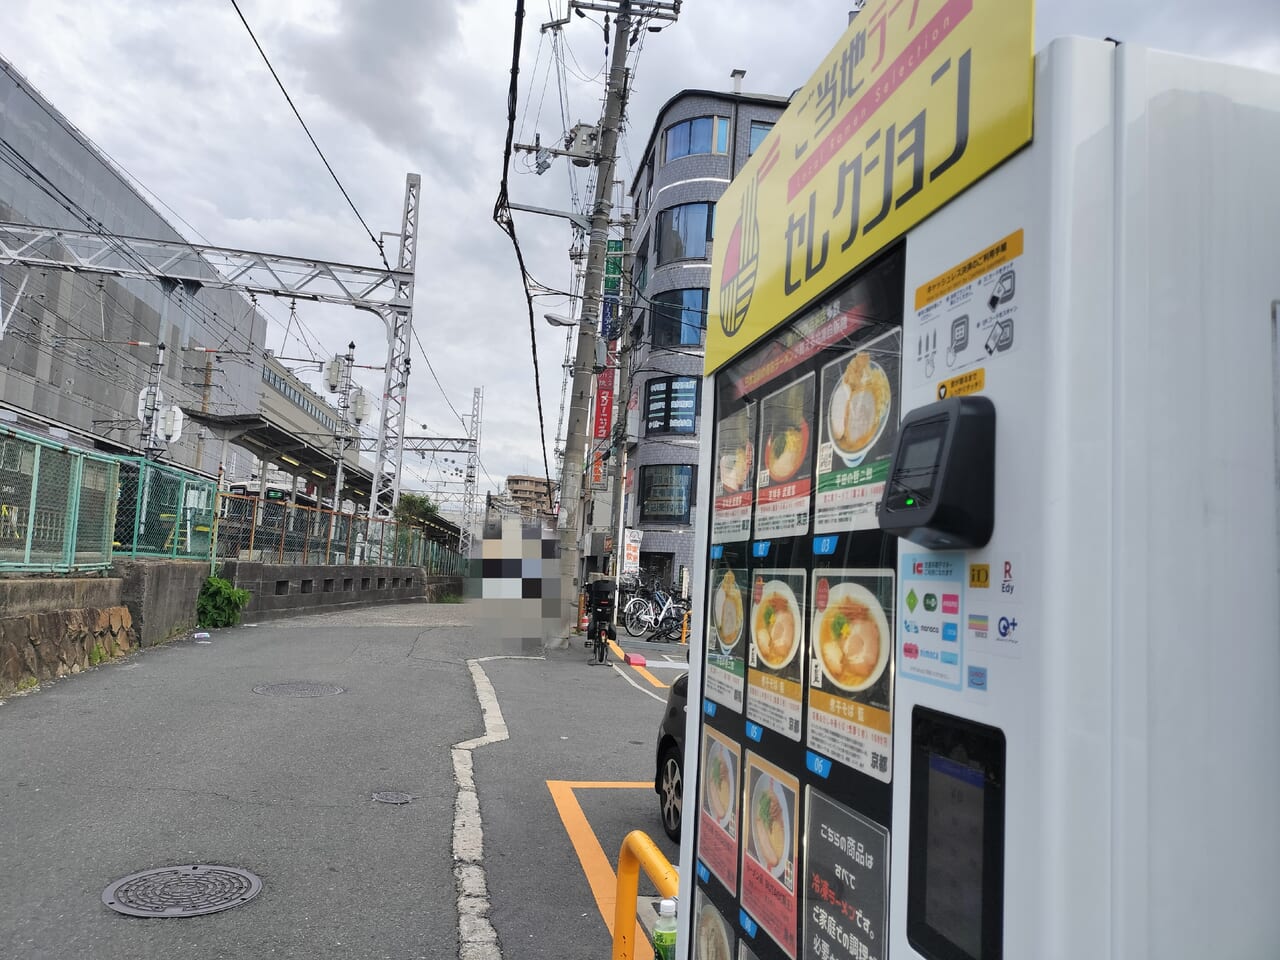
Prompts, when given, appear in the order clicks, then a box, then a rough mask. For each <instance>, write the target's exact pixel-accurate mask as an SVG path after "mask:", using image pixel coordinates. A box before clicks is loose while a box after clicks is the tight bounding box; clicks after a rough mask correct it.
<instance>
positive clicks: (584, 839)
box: [547, 780, 653, 960]
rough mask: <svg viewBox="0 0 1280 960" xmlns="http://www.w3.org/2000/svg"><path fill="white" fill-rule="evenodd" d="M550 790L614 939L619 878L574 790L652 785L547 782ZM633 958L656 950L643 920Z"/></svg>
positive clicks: (645, 958) (646, 957) (643, 959)
mask: <svg viewBox="0 0 1280 960" xmlns="http://www.w3.org/2000/svg"><path fill="white" fill-rule="evenodd" d="M547 789H548V790H550V791H551V799H552V800H554V801H555V805H556V810H558V811H559V813H560V820H561V822H563V823H564V829H565V833H567V834H569V841H570V842H571V843H572V844H573V849H574V852H575V853H577V855H578V861H579V862H580V863H581V864H582V872H583V873H584V874H586V877H587V884H588V885H589V886H590V887H591V895H592V896H593V897H595V900H596V906H597V907H598V908H599V910H600V916H601V917H602V918H603V919H604V925H605V929H606V930H608V931H609V937H610V938H612V937H613V914H614V909H615V907H616V906H617V902H618V876H617V874H615V873H614V872H613V865H612V863H611V862H610V860H609V856H608V854H606V853H605V852H604V847H602V846H601V845H600V838H599V837H597V836H596V833H595V831H594V830H592V829H591V824H590V823H589V822H588V821H587V815H586V814H585V813H583V812H582V804H580V803H578V798H577V796H576V795H575V793H574V791H575V790H652V789H653V784H652V783H649V782H646V781H639V782H627V781H625V780H548V781H547ZM631 942H632V943H634V944H635V952H634V954H633V956H634V957H635V958H636V960H652V958H653V948H652V947H651V946H650V945H649V938H648V936H647V935H646V934H645V932H644V927H643V926H642V925H641V923H640V920H639V919H637V920H636V929H635V934H634V939H633V940H632V941H631Z"/></svg>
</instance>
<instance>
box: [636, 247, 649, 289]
mask: <svg viewBox="0 0 1280 960" xmlns="http://www.w3.org/2000/svg"><path fill="white" fill-rule="evenodd" d="M632 269H633V271H634V273H633V274H632V275H633V276H634V277H635V289H636V290H638V291H639V292H640V293H642V294H643V293H644V288H645V287H646V286H647V285H648V283H649V238H648V237H645V238H644V240H642V241H641V242H640V246H638V247H636V250H635V266H634V267H633V268H632Z"/></svg>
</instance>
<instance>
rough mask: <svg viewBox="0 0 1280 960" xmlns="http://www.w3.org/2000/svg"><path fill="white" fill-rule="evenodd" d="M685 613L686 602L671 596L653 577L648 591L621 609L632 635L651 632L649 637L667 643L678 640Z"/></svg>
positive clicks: (687, 607)
mask: <svg viewBox="0 0 1280 960" xmlns="http://www.w3.org/2000/svg"><path fill="white" fill-rule="evenodd" d="M688 612H689V601H687V600H685V599H684V598H677V597H674V596H673V595H672V594H670V593H668V592H667V591H665V590H663V589H662V588H661V587H660V586H659V584H658V582H657V581H656V580H655V581H654V582H653V583H652V584H651V586H650V589H649V591H648V592H647V593H645V594H641V595H639V596H634V597H632V598H631V599H630V600H629V601H627V605H626V607H624V608H623V611H622V622H623V624H624V625H625V626H626V628H627V633H629V634H631V636H633V637H638V636H640V635H641V634H644V633H646V632H651V633H652V634H653V635H652V636H651V637H649V639H650V640H655V641H659V642H670V641H672V640H679V639H680V631H681V628H682V627H683V626H684V619H685V616H686V615H687V614H688Z"/></svg>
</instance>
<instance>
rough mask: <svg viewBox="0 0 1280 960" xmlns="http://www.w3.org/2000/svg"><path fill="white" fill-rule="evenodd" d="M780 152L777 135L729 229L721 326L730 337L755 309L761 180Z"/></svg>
mask: <svg viewBox="0 0 1280 960" xmlns="http://www.w3.org/2000/svg"><path fill="white" fill-rule="evenodd" d="M778 155H779V149H778V138H777V137H774V138H773V143H772V145H771V146H769V147H767V148H766V154H765V157H764V159H763V160H762V161H761V163H760V168H759V170H758V171H757V172H756V175H755V177H754V178H753V179H752V180H750V181H749V182H748V183H747V189H746V192H745V193H744V194H743V197H742V207H741V209H740V210H739V212H738V219H737V221H736V222H735V223H734V225H733V229H732V230H731V231H730V232H729V241H728V244H727V245H726V246H725V253H724V266H723V267H722V268H721V273H720V329H721V330H723V331H724V335H725V336H726V337H732V336H736V335H737V333H738V331H739V330H741V329H742V325H743V324H744V323H746V320H747V314H748V313H749V312H750V310H751V298H752V296H754V295H755V292H756V273H757V271H758V270H759V267H760V220H759V218H758V216H757V204H758V203H759V199H760V181H761V180H763V179H764V178H765V176H766V175H767V174H768V173H769V171H770V170H772V169H773V168H774V166H775V165H776V164H777V162H778Z"/></svg>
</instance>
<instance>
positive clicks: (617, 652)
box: [609, 640, 667, 690]
mask: <svg viewBox="0 0 1280 960" xmlns="http://www.w3.org/2000/svg"><path fill="white" fill-rule="evenodd" d="M609 648H610V649H611V650H612V651H613V655H614V656H615V657H617V658H618V659H619V660H623V659H624V658H625V657H626V655H627V652H626V651H625V650H623V649H622V648H621V647H620V646H618V644H617V643H616V642H615V641H613V640H610V641H609ZM625 666H628V667H631V669H632V670H634V671H635V672H636V673H638V674H640V676H642V677H644V678H645V679H646V680H648V681H649V682H650V683H651V684H653V685H654V686H655V687H657V688H658V689H659V690H665V689H667V684H665V683H663V682H662V681H661V680H659V679H658V678H657V677H655V676H654V675H653V674H652V673H650V672H649V671H648V670H647V669H645V668H644V667H632V666H631V664H629V663H628V664H625Z"/></svg>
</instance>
